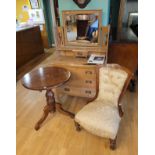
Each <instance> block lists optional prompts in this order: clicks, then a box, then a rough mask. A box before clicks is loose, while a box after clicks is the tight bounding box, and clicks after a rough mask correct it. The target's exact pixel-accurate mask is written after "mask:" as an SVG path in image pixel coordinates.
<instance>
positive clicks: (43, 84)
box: [21, 67, 74, 130]
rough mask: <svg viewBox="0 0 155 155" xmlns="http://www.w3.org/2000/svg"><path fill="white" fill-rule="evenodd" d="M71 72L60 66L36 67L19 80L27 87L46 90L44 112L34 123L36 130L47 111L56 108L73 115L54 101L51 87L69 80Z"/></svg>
mask: <svg viewBox="0 0 155 155" xmlns="http://www.w3.org/2000/svg"><path fill="white" fill-rule="evenodd" d="M70 76H71V73H70V72H69V71H68V70H66V69H64V68H60V67H44V68H42V67H41V68H39V69H36V70H34V71H32V72H30V73H27V74H25V75H24V77H23V78H22V80H21V82H22V84H23V86H24V87H25V88H27V89H31V90H37V91H42V90H46V94H45V96H46V101H47V104H46V106H45V107H44V113H43V116H42V117H41V119H40V120H39V121H38V122H37V123H36V125H35V129H36V130H38V129H39V128H40V125H41V124H42V123H43V121H44V120H45V119H46V117H47V116H48V114H49V112H55V111H56V109H57V110H59V111H60V112H63V113H65V114H68V115H70V116H71V117H74V114H73V113H71V112H69V111H66V110H64V109H63V108H62V107H61V104H60V103H56V102H55V98H54V93H53V91H52V89H53V88H56V87H59V86H61V85H63V84H64V83H65V82H67V81H68V80H69V78H70Z"/></svg>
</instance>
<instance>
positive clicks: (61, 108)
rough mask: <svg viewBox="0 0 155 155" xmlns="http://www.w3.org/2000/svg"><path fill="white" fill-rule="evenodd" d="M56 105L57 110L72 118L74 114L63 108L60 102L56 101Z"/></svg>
mask: <svg viewBox="0 0 155 155" xmlns="http://www.w3.org/2000/svg"><path fill="white" fill-rule="evenodd" d="M56 107H57V110H58V111H59V112H61V113H63V114H65V115H67V116H70V117H71V118H74V116H75V114H73V113H71V112H69V111H67V110H65V109H63V107H62V105H61V104H60V103H56Z"/></svg>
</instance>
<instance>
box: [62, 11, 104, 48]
mask: <svg viewBox="0 0 155 155" xmlns="http://www.w3.org/2000/svg"><path fill="white" fill-rule="evenodd" d="M62 17H63V25H64V37H65V38H64V39H65V45H73V46H100V45H101V25H102V18H101V17H102V11H101V10H84V11H63V12H62Z"/></svg>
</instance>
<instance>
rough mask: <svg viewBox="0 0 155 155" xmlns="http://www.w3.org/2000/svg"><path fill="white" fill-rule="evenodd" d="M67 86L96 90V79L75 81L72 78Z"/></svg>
mask: <svg viewBox="0 0 155 155" xmlns="http://www.w3.org/2000/svg"><path fill="white" fill-rule="evenodd" d="M65 86H70V87H80V88H94V89H96V79H78V80H76V79H74V78H71V79H70V80H69V81H68V82H67V83H66V84H65Z"/></svg>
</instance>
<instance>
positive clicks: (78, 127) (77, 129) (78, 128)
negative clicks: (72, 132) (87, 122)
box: [74, 121, 81, 131]
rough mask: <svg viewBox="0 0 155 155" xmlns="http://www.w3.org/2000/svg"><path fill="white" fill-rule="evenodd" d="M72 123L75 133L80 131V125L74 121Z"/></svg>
mask: <svg viewBox="0 0 155 155" xmlns="http://www.w3.org/2000/svg"><path fill="white" fill-rule="evenodd" d="M74 123H75V127H76V131H81V127H80V124H79V123H77V122H75V121H74Z"/></svg>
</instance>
